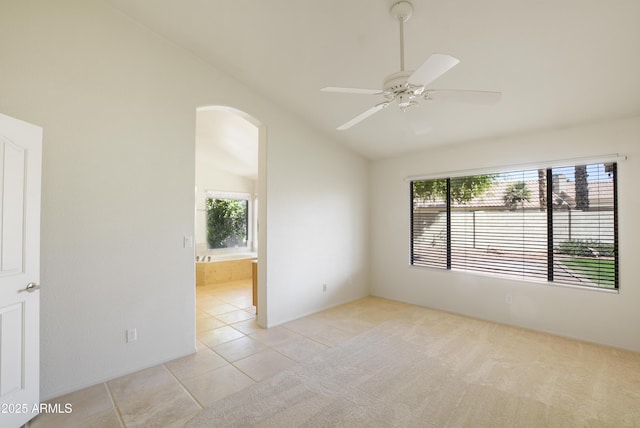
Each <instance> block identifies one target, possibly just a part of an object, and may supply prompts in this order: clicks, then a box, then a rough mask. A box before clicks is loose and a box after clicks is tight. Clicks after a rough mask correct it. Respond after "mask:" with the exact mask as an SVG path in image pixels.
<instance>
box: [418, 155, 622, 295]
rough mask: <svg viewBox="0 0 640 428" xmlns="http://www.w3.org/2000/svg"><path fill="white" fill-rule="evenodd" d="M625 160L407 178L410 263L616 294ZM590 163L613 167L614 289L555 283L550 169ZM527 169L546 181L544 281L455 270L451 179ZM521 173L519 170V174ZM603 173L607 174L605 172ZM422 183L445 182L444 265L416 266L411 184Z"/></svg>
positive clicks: (573, 161)
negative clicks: (621, 176)
mask: <svg viewBox="0 0 640 428" xmlns="http://www.w3.org/2000/svg"><path fill="white" fill-rule="evenodd" d="M624 159H626V157H619V156H617V155H616V156H615V157H613V156H611V157H609V158H605V159H604V160H603V158H593V159H591V158H590V159H574V160H569V161H555V162H549V163H547V164H546V165H544V166H537V165H536V166H531V165H516V166H513V167H502V168H495V169H483V170H472V171H466V172H465V171H458V172H455V173H450V174H446V173H443V174H439V175H430V176H415V177H408V178H407V179H406V181H407V182H408V183H409V196H410V198H409V202H410V204H409V205H410V206H409V208H410V254H409V262H410V266H411V267H415V268H420V269H437V270H439V271H443V270H445V271H456V272H461V273H467V274H472V275H482V276H488V277H493V278H495V277H499V278H508V279H511V280H515V281H524V282H535V283H542V284H545V285H558V286H564V287H575V288H579V289H587V290H596V291H603V292H615V293H619V290H620V270H619V264H620V257H619V231H618V229H619V224H618V215H619V214H618V177H619V176H618V170H619V169H618V168H619V161H620V160H624ZM592 164H604V165H606V164H611V165H612V170H611V172H612V175H611V177H612V192H613V195H612V200H613V201H612V202H613V206H612V211H613V265H614V273H613V277H614V279H613V286H612V287H607V286H606V285H603V283H601V282H598V285H587V284H574V283H568V282H562V280H556V278H555V275H554V254H555V248H554V239H553V233H554V231H553V226H554V218H553V215H554V205H553V170H554V168H560V167H565V168H567V167H575V166H580V165H587V166H588V165H592ZM529 169H538V170H540V169H544V170H545V176H546V177H545V178H546V210H545V211H546V214H547V216H546V217H547V219H546V223H547V242H546V244H547V245H546V246H547V256H546V258H547V279H546V280H542V279H538V278H535V277H529V276H526V275H525V274H523V276H522V277H517V276H515V275H510V274H506V273H491V272H486V271H483V270H473V269H469V268H456V267H454V266H452V260H451V252H452V242H451V238H452V230H451V226H452V221H451V218H452V217H451V215H452V213H451V207H452V198H451V179H452V178H456V177H466V176H471V175H484V174H487V175H488V174H500V173H504V172H512V171H517V172H524V171H525V170H529ZM521 170H522V171H521ZM605 172H606V171H605ZM422 180H446V195H447V196H446V200H445V205H446V206H445V212H446V266H445V267H443V266H436V265H427V264H425V263H427V262H424V263H420V264H416V262H415V259H416V241H417V240H416V228H415V225H416V218H415V215H416V213H415V198H414V183H415V182H418V181H422Z"/></svg>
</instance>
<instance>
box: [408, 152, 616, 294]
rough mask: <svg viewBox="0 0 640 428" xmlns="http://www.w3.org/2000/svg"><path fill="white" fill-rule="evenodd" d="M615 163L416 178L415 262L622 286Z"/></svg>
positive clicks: (412, 255)
mask: <svg viewBox="0 0 640 428" xmlns="http://www.w3.org/2000/svg"><path fill="white" fill-rule="evenodd" d="M615 171H616V164H615V163H597V164H590V165H584V166H580V165H578V166H570V167H559V168H553V169H530V170H519V171H511V172H501V173H496V174H480V175H471V176H458V177H454V178H441V179H434V180H416V181H412V183H411V189H412V221H411V226H412V229H411V232H412V239H411V263H412V264H413V265H416V266H429V267H438V268H444V269H455V270H465V271H473V272H483V273H489V274H495V275H499V276H507V277H516V278H522V279H535V280H548V281H554V282H559V283H566V284H572V285H583V286H590V287H603V288H617V284H618V280H617V226H616V224H617V221H616V220H617V219H616V203H617V199H616V191H615V184H616V183H615Z"/></svg>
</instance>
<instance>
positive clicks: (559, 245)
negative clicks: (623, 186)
mask: <svg viewBox="0 0 640 428" xmlns="http://www.w3.org/2000/svg"><path fill="white" fill-rule="evenodd" d="M616 172H617V164H616V163H598V164H590V165H578V166H575V167H570V168H554V169H553V177H554V182H553V188H552V191H553V198H554V200H553V248H554V255H553V256H554V273H553V280H554V281H556V282H563V283H571V284H580V285H586V286H591V287H604V288H617V283H618V281H617V277H618V272H617V271H618V269H617V252H618V251H617V239H616V235H617V234H616V229H617V218H616V209H615V208H616V205H617V203H616V202H617V201H616V198H617V196H616V193H617V192H616Z"/></svg>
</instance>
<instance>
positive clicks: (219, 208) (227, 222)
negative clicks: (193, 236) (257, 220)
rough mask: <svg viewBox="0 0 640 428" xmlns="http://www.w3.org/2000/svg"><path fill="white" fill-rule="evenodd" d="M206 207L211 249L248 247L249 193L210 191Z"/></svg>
mask: <svg viewBox="0 0 640 428" xmlns="http://www.w3.org/2000/svg"><path fill="white" fill-rule="evenodd" d="M206 207H207V244H208V248H209V249H218V248H234V247H247V244H248V239H249V195H244V194H229V193H215V192H210V193H208V194H207V201H206Z"/></svg>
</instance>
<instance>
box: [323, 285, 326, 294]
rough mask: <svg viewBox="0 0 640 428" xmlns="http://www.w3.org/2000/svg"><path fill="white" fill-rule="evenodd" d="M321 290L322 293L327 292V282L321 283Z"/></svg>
mask: <svg viewBox="0 0 640 428" xmlns="http://www.w3.org/2000/svg"><path fill="white" fill-rule="evenodd" d="M322 292H323V293H326V292H327V284H322Z"/></svg>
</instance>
